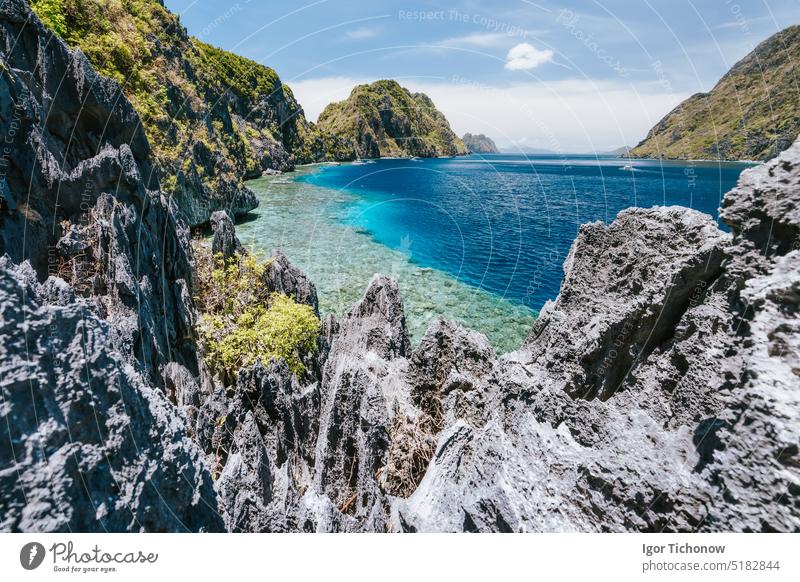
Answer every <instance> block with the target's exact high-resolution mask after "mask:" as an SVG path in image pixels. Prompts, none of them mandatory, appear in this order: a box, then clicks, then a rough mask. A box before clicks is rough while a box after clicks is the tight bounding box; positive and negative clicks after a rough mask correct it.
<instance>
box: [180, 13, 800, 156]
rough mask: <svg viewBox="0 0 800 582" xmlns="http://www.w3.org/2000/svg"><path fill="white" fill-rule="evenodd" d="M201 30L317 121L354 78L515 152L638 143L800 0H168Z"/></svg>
mask: <svg viewBox="0 0 800 582" xmlns="http://www.w3.org/2000/svg"><path fill="white" fill-rule="evenodd" d="M166 5H167V7H168V8H169V9H171V10H172V11H173V12H176V13H177V14H179V15H180V17H181V21H182V22H183V25H184V26H185V27H186V28H187V29H188V31H189V34H191V35H193V36H196V37H198V38H200V39H201V40H203V41H205V42H208V43H211V44H213V45H216V46H219V47H222V48H224V49H227V50H230V51H233V52H235V53H237V54H240V55H243V56H245V57H248V58H250V59H253V60H254V61H257V62H259V63H262V64H264V65H267V66H270V67H272V68H273V69H275V70H276V71H277V72H278V74H279V75H280V77H281V80H282V81H283V82H284V83H285V84H287V85H289V86H290V87H291V88H292V90H293V91H294V94H295V96H296V97H297V99H298V101H299V102H300V104H301V105H302V106H303V108H304V110H305V113H306V116H307V117H308V118H309V119H310V120H312V121H315V120H316V119H317V117H318V115H319V113H320V112H321V111H322V109H324V107H325V106H326V105H327V104H328V103H330V102H332V101H339V100H341V99H344V98H346V97H347V95H348V94H349V93H350V90H351V89H352V88H353V86H355V85H357V84H360V83H367V82H371V81H375V80H377V79H386V78H392V79H396V80H398V81H399V82H400V83H401V84H402V85H403V86H405V87H407V88H408V89H410V90H412V91H422V92H425V93H427V94H428V95H429V96H430V97H431V98H432V99H433V101H434V103H435V104H436V106H437V107H438V108H439V109H440V110H441V111H442V112H443V113H444V114H445V115H446V116H447V118H448V120H449V121H450V124H451V126H452V127H453V130H454V131H455V132H456V133H458V134H459V135H461V134H463V133H465V132H471V133H485V134H486V135H489V136H490V137H492V138H493V139H494V140H495V142H496V143H497V144H498V145H499V146H500V147H501V149H506V150H509V151H514V150H517V151H532V150H536V149H546V150H552V151H557V152H590V151H605V150H611V149H614V148H617V147H619V146H622V145H631V146H633V145H636V143H638V142H639V141H640V140H641V139H643V138H644V136H645V135H646V133H647V131H648V130H649V129H650V127H652V126H653V125H654V124H655V123H657V122H658V121H659V119H661V118H662V117H663V116H664V115H665V114H667V113H668V112H669V111H670V110H671V109H672V108H673V107H675V106H676V105H678V104H679V103H680V102H681V101H682V100H683V99H685V98H686V97H688V96H690V95H692V94H694V93H697V92H705V91H709V90H710V89H711V88H713V86H714V84H715V83H716V82H717V81H718V80H719V78H720V77H721V76H722V75H724V74H725V72H726V71H727V70H728V69H730V67H731V66H733V65H734V64H735V63H736V62H737V61H738V60H739V59H741V58H742V57H744V56H745V55H746V54H747V53H748V52H750V51H751V50H752V49H753V48H754V47H755V46H756V45H757V44H758V43H759V42H761V41H762V40H764V39H766V38H767V37H769V36H770V35H772V34H774V33H775V32H777V31H779V30H781V29H783V28H785V27H786V26H789V25H791V24H798V23H800V0H637V1H632V0H603V1H592V0H583V1H573V0H570V1H560V2H556V1H551V0H536V1H535V2H534V1H529V0H492V1H488V0H483V1H481V2H477V1H475V0H449V1H432V0H428V1H403V0H400V1H384V0H373V1H370V2H366V1H352V0H349V1H345V0H300V1H285V0H270V1H258V0H214V1H208V0H166Z"/></svg>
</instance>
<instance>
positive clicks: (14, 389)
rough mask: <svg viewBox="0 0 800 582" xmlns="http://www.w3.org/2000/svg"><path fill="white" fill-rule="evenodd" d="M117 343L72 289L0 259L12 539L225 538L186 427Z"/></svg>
mask: <svg viewBox="0 0 800 582" xmlns="http://www.w3.org/2000/svg"><path fill="white" fill-rule="evenodd" d="M55 291H57V295H58V296H56V294H54V292H55ZM113 333H114V330H113V327H112V326H110V325H109V324H108V323H107V322H104V321H102V320H101V319H99V318H98V317H97V315H96V314H95V313H94V309H93V306H92V305H91V302H89V301H85V300H79V299H76V298H75V296H74V292H72V290H71V289H70V288H69V287H68V286H67V285H66V284H65V283H64V282H63V281H62V280H60V279H55V278H52V277H51V278H50V279H48V280H47V281H46V282H45V283H44V284H43V285H40V284H38V283H37V282H36V274H35V273H34V272H33V269H31V268H30V266H29V265H28V263H24V264H23V265H22V266H19V267H16V266H13V265H12V264H11V262H10V261H9V260H8V258H7V257H6V258H0V393H2V403H3V405H2V408H0V417H2V422H3V426H4V427H5V428H4V431H3V432H4V435H3V438H2V439H0V531H47V532H65V533H66V532H76V531H77V532H90V531H97V532H102V531H150V532H157V531H203V530H205V531H221V530H222V529H223V524H222V520H221V519H220V516H219V514H218V512H217V502H216V497H215V494H214V490H213V488H212V483H211V478H210V474H209V472H208V470H207V469H206V467H205V466H204V464H203V462H202V458H201V454H200V450H199V449H198V448H197V446H196V445H195V444H194V443H193V442H192V441H191V440H190V439H189V437H188V436H187V434H186V429H185V425H184V421H183V418H182V417H181V415H180V414H179V413H178V411H177V410H176V409H175V407H174V406H173V405H172V404H171V403H170V402H169V401H168V400H167V397H166V396H165V395H164V393H163V392H161V391H160V390H158V389H157V388H153V387H152V386H150V385H148V383H147V381H146V380H145V379H144V378H142V377H141V376H140V375H139V374H138V373H137V372H136V371H135V370H134V368H133V367H132V366H131V365H130V364H129V363H128V362H127V360H126V358H125V357H124V356H123V355H122V354H120V353H119V352H117V351H115V350H114V349H113V347H112V346H113V341H112V340H111V338H110V335H111V334H113Z"/></svg>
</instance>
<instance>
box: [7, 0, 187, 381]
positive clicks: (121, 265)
mask: <svg viewBox="0 0 800 582" xmlns="http://www.w3.org/2000/svg"><path fill="white" fill-rule="evenodd" d="M0 21H2V25H1V26H0V53H1V54H2V59H3V63H4V67H3V73H2V75H0V125H2V130H3V131H2V134H3V135H4V136H6V138H7V139H6V144H5V145H6V146H7V147H8V152H7V155H4V156H3V158H2V163H3V170H4V171H3V173H2V176H3V177H2V179H0V255H2V254H4V253H7V254H8V255H9V256H10V257H11V259H12V260H13V261H14V262H15V263H17V264H19V263H21V262H22V261H24V260H28V261H30V263H31V265H32V266H33V267H34V269H35V271H36V274H37V277H38V279H39V280H40V281H44V280H46V279H47V278H48V276H58V277H60V278H62V279H64V280H65V281H66V282H67V283H68V284H69V286H70V287H72V289H74V290H75V291H76V292H77V293H78V294H79V295H81V296H86V297H88V296H92V297H95V298H96V301H95V307H96V310H97V312H98V314H100V316H101V317H104V318H106V319H108V320H109V321H113V322H114V325H113V327H114V331H113V333H112V334H111V339H112V341H113V342H114V344H115V346H116V348H117V349H118V350H119V351H120V352H121V353H123V354H126V355H127V356H128V358H129V360H130V361H131V362H135V363H136V365H137V366H140V367H141V368H142V369H143V370H144V371H145V375H147V376H148V378H149V379H150V380H151V381H153V382H155V383H156V384H160V382H161V375H160V369H161V368H162V367H163V366H164V365H165V364H166V363H168V362H170V361H177V362H179V363H181V364H182V365H184V366H185V367H186V368H188V369H189V370H190V371H192V372H193V373H195V374H196V373H197V371H198V363H197V357H196V351H197V350H196V346H195V342H194V331H193V321H192V316H191V311H192V308H191V305H190V302H189V299H190V297H191V289H190V286H189V285H190V281H191V272H192V265H191V259H190V256H189V254H188V253H189V251H188V232H187V231H186V229H185V228H184V226H183V225H182V223H181V222H180V221H178V220H177V219H176V207H175V205H174V203H173V201H171V200H168V199H167V198H165V197H164V196H163V195H162V194H161V192H159V191H158V181H157V179H156V178H155V175H154V172H153V167H152V163H151V161H150V148H149V145H148V142H147V139H146V138H145V136H144V133H143V132H142V129H141V122H140V119H139V116H138V114H137V113H136V111H135V110H134V109H133V107H132V106H131V104H130V103H129V102H128V100H127V99H126V98H125V96H124V95H123V94H122V93H121V91H120V88H119V86H118V85H117V84H116V83H115V82H114V81H112V80H110V79H107V78H105V77H102V76H100V75H98V74H97V73H96V72H95V71H94V70H93V69H92V67H91V66H90V65H89V63H88V62H87V60H86V58H85V57H84V56H83V54H82V53H81V52H80V51H74V52H71V51H70V50H69V49H68V48H67V47H66V45H65V44H64V42H63V41H61V40H60V39H59V38H57V37H55V36H53V35H52V34H51V33H50V32H49V31H48V30H46V29H45V28H44V27H43V26H42V24H41V22H39V20H38V18H36V16H35V15H34V14H33V13H32V12H31V10H30V8H29V7H28V5H27V3H26V2H24V1H22V0H7V1H4V2H3V3H2V5H0Z"/></svg>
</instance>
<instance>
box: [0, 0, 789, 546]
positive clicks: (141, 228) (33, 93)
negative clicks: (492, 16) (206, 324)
mask: <svg viewBox="0 0 800 582" xmlns="http://www.w3.org/2000/svg"><path fill="white" fill-rule="evenodd" d="M0 11H1V15H2V27H0V51H2V58H3V61H2V62H3V69H2V71H0V79H2V81H1V82H0V121H1V122H2V124H3V128H4V132H5V134H6V135H8V136H10V137H11V138H12V144H11V146H10V147H11V148H12V154H11V155H9V156H7V157H3V168H4V172H3V174H2V177H3V180H2V181H0V186H2V188H0V196H1V197H0V245H2V246H0V252H2V253H3V254H5V255H6V256H4V257H3V258H0V393H1V394H2V399H0V403H2V404H1V405H0V424H2V425H3V426H6V427H8V434H7V435H6V436H7V438H3V439H0V529H2V530H3V531H16V530H25V531H95V530H102V529H109V530H114V531H184V530H190V531H198V530H212V531H214V530H219V529H227V530H229V531H565V530H574V531H800V447H799V446H798V443H800V392H799V391H798V390H799V389H798V387H799V386H800V382H798V367H799V366H800V341H798V337H800V334H799V333H798V332H799V331H800V316H798V313H800V248H798V244H797V241H798V236H799V235H800V211H798V208H800V141H798V142H796V143H795V145H793V146H792V147H791V148H789V149H788V150H786V151H785V152H783V153H782V154H780V155H779V156H778V157H777V158H775V159H774V160H772V161H771V162H769V163H768V164H765V165H763V166H761V167H758V168H755V169H751V170H747V171H745V172H744V173H743V174H742V177H741V179H740V181H739V185H738V186H737V188H735V189H734V190H732V191H731V192H730V193H728V195H727V196H726V197H725V200H724V203H723V206H724V208H723V212H722V217H723V218H724V219H725V220H726V221H727V222H728V224H729V225H730V226H731V230H732V233H731V234H726V233H723V232H722V231H720V230H719V229H718V228H717V226H716V225H715V223H714V222H713V220H712V219H711V217H709V216H705V215H702V214H699V213H697V212H695V211H692V210H688V209H681V208H676V207H670V208H653V209H630V210H627V211H624V212H622V213H620V215H619V216H618V217H617V219H616V220H615V221H614V222H613V223H612V224H610V225H603V224H600V223H597V224H590V225H585V226H584V227H583V228H582V229H581V231H580V233H579V236H578V238H577V240H576V241H575V243H574V245H573V248H572V250H571V252H570V255H569V258H568V260H567V261H566V263H565V266H564V268H565V278H564V281H563V284H562V287H561V292H560V294H559V297H558V298H557V299H556V300H555V301H554V302H552V303H550V304H548V305H547V306H546V307H545V309H543V310H542V312H541V315H540V318H539V319H538V320H537V322H536V324H535V326H534V328H533V330H532V331H531V334H530V336H529V338H528V340H527V341H526V342H525V344H524V345H523V346H521V347H520V349H519V350H518V351H517V352H514V353H512V354H508V355H505V356H502V357H497V356H496V354H495V353H494V352H493V350H492V348H491V346H490V345H489V343H488V341H487V340H486V338H485V337H483V336H482V335H481V334H479V333H476V332H471V331H468V330H464V329H462V328H460V327H459V326H457V325H455V324H453V323H451V322H447V321H444V320H441V319H439V320H436V321H435V322H434V323H433V324H432V325H431V327H430V328H429V330H428V332H427V333H426V335H425V337H424V338H423V339H422V341H421V342H420V345H419V346H417V348H416V349H413V350H412V349H411V346H410V343H409V340H408V332H407V329H406V322H405V315H404V308H403V302H402V297H401V295H400V292H399V290H398V287H397V285H396V283H395V282H394V281H392V280H391V279H388V278H386V277H382V276H379V275H376V276H375V277H374V278H373V280H372V281H371V282H370V284H369V287H368V288H367V290H366V292H365V294H364V296H363V297H362V298H361V300H360V301H359V302H358V303H357V304H356V305H355V306H354V307H353V308H352V309H351V310H350V311H349V312H348V313H347V314H346V315H345V316H344V317H343V318H341V320H338V321H337V320H336V319H335V318H333V317H330V316H329V317H328V318H326V320H325V322H324V326H323V333H322V337H320V339H319V345H318V350H316V352H315V353H313V354H307V355H306V359H305V360H304V365H305V369H306V372H305V373H304V374H303V377H302V378H298V377H297V376H295V375H293V374H292V373H291V372H290V370H289V367H288V366H287V365H286V363H285V362H283V361H274V360H273V361H272V362H270V363H269V364H268V365H261V364H257V365H255V366H251V367H248V368H244V369H241V370H239V371H238V374H237V375H236V377H235V378H214V377H212V376H211V375H210V374H208V373H206V372H205V370H204V367H203V364H202V362H198V361H197V356H196V354H197V348H196V345H195V341H194V323H195V318H196V314H195V312H194V309H193V306H192V302H191V296H192V281H191V275H192V269H191V249H190V247H189V244H188V239H187V234H186V230H185V229H184V228H183V226H182V223H181V221H180V220H179V219H178V218H176V213H177V209H176V208H175V205H174V204H173V203H172V202H171V201H170V200H169V199H167V198H166V197H165V196H164V195H163V194H162V193H161V192H160V191H159V190H158V184H157V181H155V180H154V178H153V177H152V174H151V172H150V171H149V170H150V168H151V162H150V158H149V145H148V142H147V139H146V137H145V136H144V135H143V134H142V133H141V132H140V131H138V130H137V127H138V125H139V124H138V117H137V115H136V112H135V111H134V109H133V108H132V107H131V105H130V103H129V102H128V101H127V100H126V99H125V98H124V96H123V95H121V93H120V91H119V88H118V86H117V85H116V84H115V83H113V82H111V81H109V80H108V79H105V78H103V77H100V76H98V75H97V74H96V73H94V71H93V70H92V68H91V66H90V65H89V63H88V62H87V61H86V60H85V58H84V57H83V56H82V54H81V53H80V52H78V51H76V52H70V51H69V50H68V49H67V47H66V45H65V44H64V43H63V42H61V41H60V40H59V39H58V38H55V37H53V36H52V35H50V33H49V32H48V31H46V30H45V29H44V28H43V27H42V26H41V24H40V23H39V22H38V20H37V19H36V18H35V17H34V16H33V15H32V14H31V13H30V11H29V9H28V7H27V5H26V4H25V3H24V2H23V1H22V0H4V2H3V3H2V4H0ZM47 111H50V112H52V113H51V116H53V115H55V117H56V118H57V119H58V123H53V122H51V116H48V115H47V113H46V112H47ZM98 124H99V125H98ZM98 127H107V128H110V129H111V131H107V132H102V131H98V130H97V128H98ZM64 128H68V129H69V134H65V133H64V131H66V130H65V129H64ZM66 135H70V136H71V137H70V138H68V139H66V138H65V136H66ZM212 223H213V227H214V229H215V236H214V241H213V242H212V246H213V247H214V248H216V249H218V250H219V252H222V253H223V254H226V253H227V254H233V253H237V252H245V251H244V250H243V249H241V245H240V244H239V242H238V241H237V240H236V237H235V229H234V226H233V222H232V220H231V216H230V215H229V214H227V213H224V212H223V213H219V214H216V215H215V218H214V220H213V221H212ZM21 241H24V245H23V244H20V242H21ZM54 266H55V267H54ZM262 284H263V285H264V286H265V288H266V290H268V291H270V292H280V293H285V294H288V295H291V296H292V297H294V298H295V300H296V301H298V302H302V303H305V304H308V305H311V306H313V307H314V308H315V310H318V303H317V296H316V290H315V289H314V286H313V284H312V283H311V282H310V281H309V280H308V279H307V278H306V277H305V275H303V273H302V272H300V271H299V270H298V269H296V268H295V267H294V266H292V265H291V263H290V262H289V261H288V259H287V258H286V257H285V256H283V255H282V254H280V253H279V252H276V253H275V254H274V255H273V257H272V260H271V262H270V267H269V269H267V270H266V271H265V275H264V277H263V280H262ZM214 479H215V480H214ZM212 481H213V485H212Z"/></svg>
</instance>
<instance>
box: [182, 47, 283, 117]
mask: <svg viewBox="0 0 800 582" xmlns="http://www.w3.org/2000/svg"><path fill="white" fill-rule="evenodd" d="M192 45H193V46H194V47H195V48H196V49H197V51H196V53H193V54H192V56H193V57H194V62H195V64H196V65H197V66H198V69H199V70H201V71H203V72H204V74H205V75H206V76H207V78H208V80H209V81H210V82H211V83H213V84H214V85H216V88H217V90H219V91H224V90H226V89H230V90H231V91H233V92H234V93H236V94H237V95H238V96H240V97H244V98H246V99H249V100H251V101H253V102H255V101H257V100H258V99H259V98H260V97H262V96H269V95H271V94H272V93H273V92H274V91H275V90H276V88H278V87H280V79H279V78H278V74H277V73H276V72H275V71H273V70H272V69H270V68H268V67H264V66H261V65H258V64H257V63H254V62H253V61H251V60H250V59H246V58H244V57H240V56H239V55H235V54H233V53H229V52H228V51H224V50H222V49H219V48H217V47H215V46H211V45H210V44H206V43H204V42H202V41H199V40H197V39H192Z"/></svg>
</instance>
